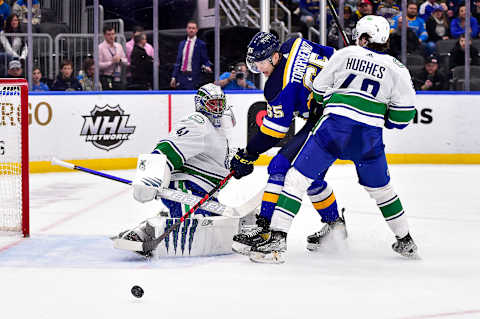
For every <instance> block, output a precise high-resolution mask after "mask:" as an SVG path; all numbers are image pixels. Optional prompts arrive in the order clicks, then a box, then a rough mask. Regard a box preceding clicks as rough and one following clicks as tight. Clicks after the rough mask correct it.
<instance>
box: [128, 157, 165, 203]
mask: <svg viewBox="0 0 480 319" xmlns="http://www.w3.org/2000/svg"><path fill="white" fill-rule="evenodd" d="M169 184H170V168H169V167H168V165H167V157H166V156H165V155H164V154H140V156H139V157H138V161H137V172H136V174H135V179H134V180H133V182H132V186H133V198H135V199H136V200H137V201H139V202H141V203H145V202H149V201H151V200H153V199H155V197H156V195H157V192H158V189H159V188H167V187H168V185H169Z"/></svg>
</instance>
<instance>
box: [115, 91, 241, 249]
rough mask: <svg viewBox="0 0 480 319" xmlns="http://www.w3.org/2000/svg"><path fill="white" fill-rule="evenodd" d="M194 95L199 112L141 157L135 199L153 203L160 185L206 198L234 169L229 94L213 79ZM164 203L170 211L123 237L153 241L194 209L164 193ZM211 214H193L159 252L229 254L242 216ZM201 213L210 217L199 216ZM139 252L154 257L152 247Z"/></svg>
mask: <svg viewBox="0 0 480 319" xmlns="http://www.w3.org/2000/svg"><path fill="white" fill-rule="evenodd" d="M194 99H195V110H196V112H194V113H192V114H190V115H189V116H187V117H185V118H184V119H182V120H180V121H179V122H178V123H176V125H175V126H174V128H173V130H172V132H171V133H170V134H169V136H168V137H167V138H166V139H163V140H160V141H159V142H158V144H157V146H156V147H155V149H154V151H153V152H152V154H142V155H140V156H139V160H138V164H137V174H136V176H135V179H134V181H133V183H132V184H133V188H134V192H133V195H134V198H135V199H136V200H138V201H140V202H148V201H151V200H153V199H155V197H156V194H157V189H158V187H168V188H172V189H176V190H181V191H183V192H186V193H190V194H193V195H197V196H200V197H203V196H204V195H205V194H207V193H208V192H209V191H210V190H212V189H213V188H214V187H215V186H216V185H218V184H219V182H220V181H221V180H222V179H224V178H225V177H226V176H227V175H228V174H229V173H230V169H229V160H230V159H229V146H228V139H227V137H226V136H225V130H227V129H229V128H231V127H233V125H234V123H235V120H234V117H233V113H232V111H231V110H230V109H228V107H227V104H226V98H225V94H224V93H223V91H222V89H221V88H220V87H219V86H217V85H214V84H211V83H210V84H206V85H204V86H202V87H200V89H198V91H197V94H196V95H195V98H194ZM210 200H216V199H215V198H213V199H210ZM162 202H163V204H164V205H165V206H166V207H167V208H168V212H163V214H162V216H156V217H153V218H150V219H148V220H146V221H144V222H142V223H141V224H140V225H139V226H137V227H135V228H133V229H131V230H127V231H124V232H122V233H120V234H119V236H118V238H119V239H125V240H130V241H146V240H152V239H154V238H156V237H158V236H160V235H161V234H162V233H163V232H165V230H167V229H168V228H169V227H170V226H172V225H173V224H174V223H175V222H176V220H177V219H178V218H180V217H182V215H184V214H185V213H186V212H188V210H189V209H190V207H189V206H188V205H185V204H181V203H179V202H175V201H172V200H168V199H163V198H162ZM212 215H215V214H212V213H210V212H208V211H205V210H202V209H198V210H196V211H195V216H193V218H188V219H187V220H186V221H185V222H184V223H183V224H182V225H181V226H180V227H178V229H176V230H174V231H173V232H172V233H171V234H170V236H169V237H167V238H166V239H165V240H164V241H163V242H162V243H161V244H160V245H159V247H158V248H157V250H156V254H157V255H159V256H198V255H210V254H222V253H230V252H231V245H232V237H233V233H234V232H236V231H237V230H238V219H233V218H227V217H222V216H215V217H213V216H212ZM202 217H205V219H204V220H202V219H200V218H202ZM118 238H115V239H118ZM115 239H114V240H115ZM120 242H121V241H120ZM124 243H125V242H124ZM126 247H128V243H127V244H126V245H125V248H124V247H118V248H123V249H127V250H129V249H128V248H126ZM137 252H138V251H137ZM138 253H140V254H143V255H146V256H151V252H138Z"/></svg>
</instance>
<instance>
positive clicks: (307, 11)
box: [299, 0, 320, 29]
mask: <svg viewBox="0 0 480 319" xmlns="http://www.w3.org/2000/svg"><path fill="white" fill-rule="evenodd" d="M299 9H300V21H302V23H304V24H305V26H306V27H307V29H308V28H309V27H311V26H313V25H314V24H316V22H317V19H318V13H319V10H320V0H300V3H299Z"/></svg>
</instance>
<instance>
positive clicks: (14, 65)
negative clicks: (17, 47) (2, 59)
mask: <svg viewBox="0 0 480 319" xmlns="http://www.w3.org/2000/svg"><path fill="white" fill-rule="evenodd" d="M7 78H23V68H22V63H21V62H20V61H18V60H12V61H10V62H9V63H8V75H7Z"/></svg>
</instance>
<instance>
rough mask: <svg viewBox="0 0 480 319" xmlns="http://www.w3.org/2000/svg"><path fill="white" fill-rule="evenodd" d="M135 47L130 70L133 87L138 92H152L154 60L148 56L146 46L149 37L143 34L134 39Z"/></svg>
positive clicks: (138, 34)
mask: <svg viewBox="0 0 480 319" xmlns="http://www.w3.org/2000/svg"><path fill="white" fill-rule="evenodd" d="M134 41H135V47H134V48H133V52H132V60H131V63H130V69H131V72H132V84H133V85H132V87H134V88H135V89H137V90H151V89H152V79H153V58H152V57H151V56H150V55H148V54H147V51H146V49H145V46H146V44H147V35H146V34H145V33H143V32H140V33H137V34H136V35H135V37H134Z"/></svg>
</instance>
